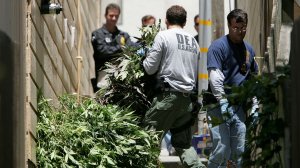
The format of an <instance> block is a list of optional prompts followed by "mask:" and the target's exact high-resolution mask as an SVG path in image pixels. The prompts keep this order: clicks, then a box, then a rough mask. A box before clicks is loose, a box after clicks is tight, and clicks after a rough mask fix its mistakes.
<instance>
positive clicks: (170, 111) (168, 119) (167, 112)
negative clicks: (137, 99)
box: [144, 91, 205, 168]
mask: <svg viewBox="0 0 300 168" xmlns="http://www.w3.org/2000/svg"><path fill="white" fill-rule="evenodd" d="M191 110H192V104H191V99H190V96H189V95H188V94H184V93H181V92H171V91H165V92H162V93H160V94H157V95H156V96H155V98H154V100H153V103H152V106H151V108H150V109H149V110H148V111H147V113H146V116H145V119H144V124H145V126H146V127H147V128H149V129H155V130H156V131H163V134H162V136H161V139H162V138H163V136H164V135H165V133H166V132H167V131H168V130H171V132H172V129H177V128H179V127H181V126H183V125H186V123H187V122H190V120H191V117H192V116H191ZM191 138H192V134H191V127H186V128H184V129H180V131H179V132H172V136H171V143H172V146H173V147H174V148H175V150H176V153H177V154H178V155H179V157H180V160H181V162H182V164H183V165H184V166H185V167H192V168H200V167H205V166H204V165H203V164H202V163H201V161H200V158H199V157H198V155H197V153H196V151H195V149H194V148H193V147H192V146H191Z"/></svg>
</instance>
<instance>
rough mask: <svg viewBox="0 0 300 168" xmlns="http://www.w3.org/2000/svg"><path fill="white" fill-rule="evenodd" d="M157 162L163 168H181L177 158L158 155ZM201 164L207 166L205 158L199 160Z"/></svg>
mask: <svg viewBox="0 0 300 168" xmlns="http://www.w3.org/2000/svg"><path fill="white" fill-rule="evenodd" d="M159 160H160V161H161V163H162V164H163V166H164V168H183V166H182V165H181V162H180V159H179V157H178V156H167V155H160V156H159ZM201 161H202V163H204V164H205V165H206V164H207V159H206V158H201Z"/></svg>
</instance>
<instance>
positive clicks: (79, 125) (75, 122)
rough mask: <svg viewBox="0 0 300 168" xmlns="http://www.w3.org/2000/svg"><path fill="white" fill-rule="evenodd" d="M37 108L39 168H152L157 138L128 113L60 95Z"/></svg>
mask: <svg viewBox="0 0 300 168" xmlns="http://www.w3.org/2000/svg"><path fill="white" fill-rule="evenodd" d="M59 102H60V105H58V107H54V106H53V105H51V103H50V100H47V99H41V100H40V101H39V104H38V117H39V118H38V125H37V139H38V143H37V162H38V166H39V167H43V168H51V167H53V168H57V167H65V168H67V167H84V168H89V167H98V168H120V167H124V168H125V167H136V168H143V167H144V168H151V167H152V168H156V167H158V165H157V164H158V156H159V152H160V150H159V140H158V139H159V137H158V135H157V133H155V132H154V131H145V130H144V129H142V128H141V127H139V126H138V125H137V123H138V117H136V116H135V115H133V112H132V111H130V110H129V109H121V108H119V107H117V106H113V105H107V106H103V105H100V104H99V103H98V102H96V101H95V100H94V99H90V98H83V100H82V102H81V103H80V104H78V103H76V97H75V96H68V95H65V96H62V97H60V99H59Z"/></svg>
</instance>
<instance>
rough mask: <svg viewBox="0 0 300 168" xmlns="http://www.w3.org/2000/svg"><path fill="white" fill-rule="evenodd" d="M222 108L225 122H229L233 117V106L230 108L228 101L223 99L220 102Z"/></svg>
mask: <svg viewBox="0 0 300 168" xmlns="http://www.w3.org/2000/svg"><path fill="white" fill-rule="evenodd" d="M219 103H220V107H221V114H222V118H223V120H225V121H227V120H229V119H230V118H231V117H232V116H233V109H232V107H231V106H229V103H228V100H227V99H221V100H220V101H219Z"/></svg>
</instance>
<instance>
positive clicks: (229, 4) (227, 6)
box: [224, 0, 235, 35]
mask: <svg viewBox="0 0 300 168" xmlns="http://www.w3.org/2000/svg"><path fill="white" fill-rule="evenodd" d="M234 8H235V0H224V34H225V35H226V34H228V33H229V30H228V26H227V15H228V14H229V12H230V11H232V10H233V9H234Z"/></svg>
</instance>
